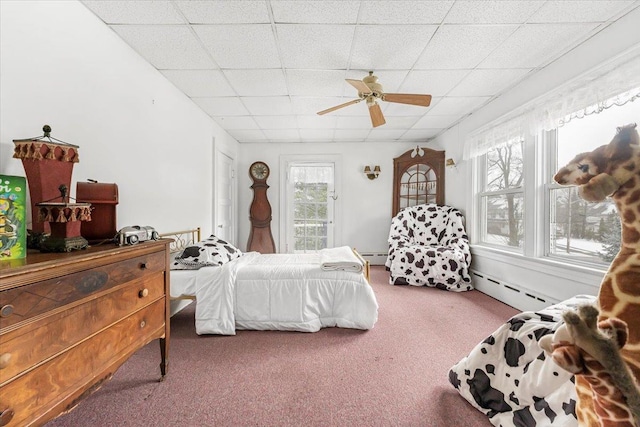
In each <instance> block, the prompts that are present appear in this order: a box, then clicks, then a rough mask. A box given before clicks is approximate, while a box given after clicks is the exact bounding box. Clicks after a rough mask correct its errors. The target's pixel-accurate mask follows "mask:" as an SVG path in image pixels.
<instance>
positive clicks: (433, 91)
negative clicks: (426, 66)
mask: <svg viewBox="0 0 640 427" xmlns="http://www.w3.org/2000/svg"><path fill="white" fill-rule="evenodd" d="M469 72H470V70H414V71H410V72H409V75H407V78H406V79H405V81H404V83H403V84H402V86H400V89H399V92H400V93H415V94H429V95H432V96H443V95H446V94H447V93H449V91H450V90H451V89H453V88H454V87H455V86H456V85H457V84H458V83H460V82H461V81H462V79H463V78H464V77H465V76H466V75H467V74H469Z"/></svg>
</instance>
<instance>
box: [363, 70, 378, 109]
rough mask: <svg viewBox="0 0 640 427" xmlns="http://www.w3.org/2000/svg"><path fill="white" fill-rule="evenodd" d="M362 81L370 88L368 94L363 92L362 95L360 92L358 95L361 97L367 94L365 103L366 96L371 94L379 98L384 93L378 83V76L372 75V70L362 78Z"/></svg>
mask: <svg viewBox="0 0 640 427" xmlns="http://www.w3.org/2000/svg"><path fill="white" fill-rule="evenodd" d="M362 81H363V82H364V84H366V85H367V86H369V89H370V90H371V93H370V94H364V96H363V94H360V96H361V97H363V98H364V97H365V96H367V103H368V102H369V99H368V96H371V95H372V96H373V97H375V98H380V97H381V96H382V94H383V93H384V90H383V89H382V85H381V84H380V83H378V77H377V76H374V75H373V72H372V71H369V75H368V76H367V77H365V78H363V79H362Z"/></svg>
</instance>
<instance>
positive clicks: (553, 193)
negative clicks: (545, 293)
mask: <svg viewBox="0 0 640 427" xmlns="http://www.w3.org/2000/svg"><path fill="white" fill-rule="evenodd" d="M638 116H640V102H639V101H637V100H636V101H634V102H628V103H626V104H624V105H620V106H618V105H613V106H612V107H610V108H608V109H605V110H603V111H602V112H600V113H598V114H591V115H588V116H584V117H582V118H579V119H573V120H571V121H570V122H568V123H566V124H564V125H563V126H561V127H559V128H558V129H557V131H556V144H555V146H556V162H555V164H552V165H551V166H552V167H551V168H550V169H551V170H550V175H551V176H553V175H554V174H555V172H556V171H557V170H558V169H560V168H561V167H563V166H565V165H566V164H567V163H569V162H570V161H571V160H572V159H573V158H574V157H575V156H576V155H577V154H580V153H584V152H591V151H593V150H594V149H596V148H597V147H599V146H601V145H605V144H608V143H609V142H610V141H611V139H612V138H613V137H614V135H615V133H616V128H617V127H619V126H623V125H625V124H628V123H633V122H634V121H636V120H637V117H638ZM549 200H550V210H551V212H550V221H551V223H550V224H549V248H548V253H549V255H552V256H559V257H564V258H566V259H568V260H575V261H580V262H589V263H595V264H599V265H603V266H605V267H606V266H608V265H609V263H610V262H611V261H612V260H613V258H614V257H615V255H616V254H617V253H618V250H619V249H620V235H621V230H620V219H619V215H618V213H617V210H616V207H615V204H614V203H613V201H612V200H611V199H610V198H607V199H605V200H604V201H603V202H600V203H593V202H587V201H584V200H582V198H580V196H579V195H578V193H577V188H576V187H563V188H560V189H552V190H550V193H549Z"/></svg>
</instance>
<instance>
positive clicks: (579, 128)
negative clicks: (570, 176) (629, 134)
mask: <svg viewBox="0 0 640 427" xmlns="http://www.w3.org/2000/svg"><path fill="white" fill-rule="evenodd" d="M638 117H640V100H635V101H633V102H628V103H626V104H624V105H621V106H617V105H614V106H612V107H610V108H608V109H606V110H603V111H602V112H600V113H598V114H592V115H589V116H585V117H583V118H581V119H573V120H571V121H570V122H569V123H566V124H565V125H563V126H561V127H559V128H558V157H557V158H558V162H557V164H556V168H555V169H556V170H557V169H559V168H561V167H562V166H564V165H566V164H567V163H569V161H571V160H572V159H573V158H574V157H575V156H576V155H577V154H580V153H584V152H588V151H593V149H594V148H597V147H599V146H601V145H605V144H608V143H609V142H611V139H613V137H614V135H615V133H616V128H618V127H620V126H624V125H627V124H629V123H635V122H637V121H638Z"/></svg>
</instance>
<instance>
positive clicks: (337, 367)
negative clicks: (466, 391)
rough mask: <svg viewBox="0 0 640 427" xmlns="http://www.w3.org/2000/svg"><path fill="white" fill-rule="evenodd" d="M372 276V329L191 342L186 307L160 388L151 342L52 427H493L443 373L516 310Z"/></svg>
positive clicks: (479, 297)
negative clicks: (374, 319)
mask: <svg viewBox="0 0 640 427" xmlns="http://www.w3.org/2000/svg"><path fill="white" fill-rule="evenodd" d="M387 281H388V273H387V272H386V271H385V270H384V268H383V267H377V266H376V267H373V268H372V286H373V288H374V291H375V293H376V297H377V299H378V304H379V306H380V309H379V318H378V322H377V323H376V325H375V327H374V328H373V329H372V330H370V331H359V330H350V329H338V328H330V329H323V330H321V331H319V332H317V333H313V334H308V333H297V332H278V331H238V334H237V335H236V336H229V337H225V336H198V335H196V333H195V329H194V313H195V304H192V305H190V306H189V307H187V308H186V309H185V310H183V311H181V312H180V313H178V314H176V315H175V316H174V317H173V318H172V319H171V350H170V359H169V361H170V364H169V374H168V376H167V378H166V380H165V381H164V382H162V383H159V382H157V380H158V378H159V368H158V364H159V361H160V351H159V346H158V343H157V342H152V343H151V344H149V345H148V346H146V347H145V348H143V349H141V350H140V351H139V352H137V353H136V354H135V355H134V356H133V357H132V358H131V359H129V360H128V361H127V362H126V363H125V364H124V365H123V366H122V367H121V368H120V369H119V370H118V372H116V374H115V375H114V377H113V379H112V380H111V381H110V382H108V383H107V384H105V385H104V386H103V387H102V388H101V389H100V390H98V391H97V392H95V393H94V394H93V395H91V396H90V397H89V398H87V399H85V400H84V401H82V402H81V403H80V405H79V406H78V407H77V408H76V409H74V410H73V411H72V412H71V413H69V414H66V415H63V416H61V417H60V418H58V419H56V420H54V421H52V422H50V423H49V424H47V427H56V426H82V427H87V426H101V427H102V426H145V427H146V426H234V427H235V426H323V427H325V426H326V427H328V426H434V427H436V426H442V427H453V426H456V427H463V426H469V427H476V426H485V427H486V426H491V424H490V422H489V421H488V419H487V418H486V417H485V416H484V415H483V414H481V413H480V412H478V411H476V410H475V409H474V408H473V407H472V406H471V405H469V404H468V403H467V402H466V401H465V400H464V399H462V398H461V397H460V396H459V395H458V393H457V392H456V390H455V389H454V388H453V386H451V385H450V384H449V381H448V371H449V368H450V367H451V366H452V365H453V364H455V363H457V362H458V361H459V360H460V359H461V358H462V357H464V356H466V355H467V354H468V352H469V351H470V350H471V348H473V347H474V346H475V345H476V344H477V343H478V342H480V341H481V340H483V339H484V338H485V337H486V336H487V335H489V334H490V333H491V332H493V331H494V330H495V329H496V328H497V327H498V326H499V325H500V324H502V323H503V322H504V321H505V320H507V319H508V318H509V317H511V316H512V315H514V314H515V313H516V312H517V311H516V310H515V309H513V308H511V307H509V306H507V305H504V304H502V303H501V302H499V301H496V300H494V299H492V298H491V297H488V296H486V295H484V294H482V293H480V292H478V291H471V292H464V293H452V292H445V291H441V290H438V289H433V288H416V287H409V286H391V285H389V284H388V282H387Z"/></svg>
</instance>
